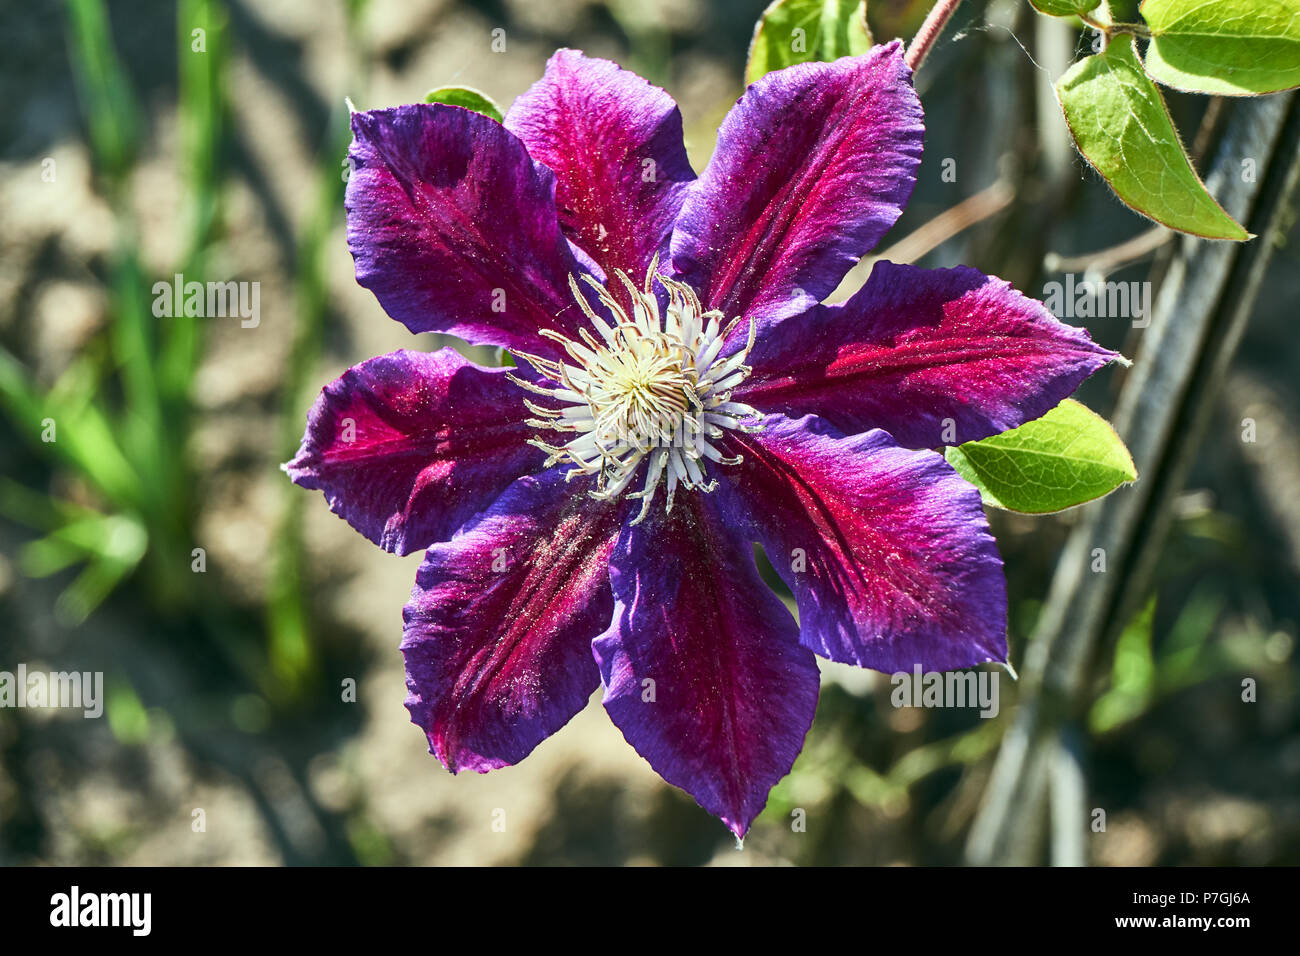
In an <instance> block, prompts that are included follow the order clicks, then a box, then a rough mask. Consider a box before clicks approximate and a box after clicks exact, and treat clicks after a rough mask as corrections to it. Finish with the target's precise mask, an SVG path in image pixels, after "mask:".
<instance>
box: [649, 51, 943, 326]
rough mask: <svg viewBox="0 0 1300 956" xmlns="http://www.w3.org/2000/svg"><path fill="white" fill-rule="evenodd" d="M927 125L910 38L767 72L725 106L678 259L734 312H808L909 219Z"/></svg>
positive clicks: (690, 204)
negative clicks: (907, 50)
mask: <svg viewBox="0 0 1300 956" xmlns="http://www.w3.org/2000/svg"><path fill="white" fill-rule="evenodd" d="M922 134H923V127H922V122H921V101H920V100H919V99H918V98H917V95H916V91H915V90H913V89H912V71H911V70H910V69H908V67H907V65H906V64H905V63H904V62H903V54H902V47H901V45H900V44H899V43H898V42H894V43H890V44H888V45H886V46H878V47H875V48H874V49H872V50H871V51H870V52H869V53H867V54H865V55H863V56H859V57H844V58H843V59H839V60H836V61H835V62H833V63H801V64H797V65H795V66H791V67H788V68H787V69H784V70H777V71H776V72H773V73H769V74H767V75H766V76H765V77H763V78H762V79H760V80H758V81H757V82H756V83H754V84H753V85H752V86H750V87H749V89H748V90H746V91H745V95H744V96H742V97H741V98H740V100H739V101H738V102H737V103H736V106H735V107H734V108H733V109H732V110H731V112H730V113H729V114H727V118H726V119H725V120H723V123H722V128H721V129H720V130H719V132H718V145H717V148H716V149H715V151H714V154H713V159H712V160H711V161H710V162H709V166H708V168H707V169H706V170H705V171H704V173H703V174H701V176H700V178H699V179H698V180H697V181H696V182H695V183H694V184H693V185H692V186H691V187H690V189H689V191H688V193H687V197H686V202H685V205H684V206H683V207H682V214H681V216H680V218H679V219H678V221H677V226H676V230H675V232H674V233H673V238H672V256H673V266H674V268H676V269H677V270H678V271H679V272H681V273H682V275H683V276H684V277H685V278H686V279H687V280H688V281H690V282H691V283H692V284H693V285H694V286H695V288H696V289H697V290H698V291H699V292H700V297H701V298H702V299H703V300H704V302H705V303H706V304H707V305H708V306H709V307H710V308H716V309H721V310H722V311H723V312H724V313H725V314H726V315H727V316H728V317H735V316H742V315H743V316H745V317H749V316H753V317H755V318H758V319H759V320H760V322H762V323H766V322H769V321H774V320H776V319H780V318H782V317H784V316H787V315H796V314H798V313H800V312H803V311H804V310H806V309H808V308H810V307H811V306H813V305H815V304H816V303H818V302H820V301H821V300H822V299H824V298H825V297H826V296H827V295H829V294H830V293H831V292H832V291H833V290H834V289H835V287H836V286H837V285H838V284H839V282H840V280H841V279H843V278H844V275H845V273H846V272H848V270H849V269H850V268H851V267H852V266H853V265H854V264H855V263H856V262H857V261H858V260H859V259H860V258H861V257H862V256H863V255H864V254H866V253H867V252H869V251H870V250H871V249H872V248H873V247H874V246H875V245H876V243H877V242H879V241H880V237H881V236H883V235H884V234H885V231H886V230H888V229H889V227H890V226H892V225H893V224H894V221H895V220H897V219H898V217H899V215H900V213H901V212H902V209H903V206H904V205H905V204H906V203H907V200H908V197H910V196H911V194H912V186H913V185H914V184H915V182H916V169H917V166H918V165H919V164H920V161H921V139H922Z"/></svg>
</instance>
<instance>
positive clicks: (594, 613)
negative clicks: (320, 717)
mask: <svg viewBox="0 0 1300 956" xmlns="http://www.w3.org/2000/svg"><path fill="white" fill-rule="evenodd" d="M615 511H616V507H615V506H614V505H611V504H604V503H599V502H595V501H593V500H592V499H590V498H588V497H586V496H585V495H583V494H581V493H580V492H576V491H575V488H574V486H573V485H572V484H566V483H565V481H564V477H563V474H562V473H561V472H560V471H559V470H551V471H548V472H544V473H543V474H541V475H538V476H535V477H526V478H521V479H519V481H517V482H515V484H513V485H511V487H510V488H509V489H508V490H507V491H506V492H505V494H504V495H502V496H501V498H500V499H499V500H498V501H497V502H496V503H495V504H494V505H493V506H492V507H491V508H490V509H489V510H488V511H487V512H485V513H484V514H483V515H481V516H479V517H478V518H477V519H476V520H475V521H474V522H473V523H472V524H469V525H467V526H466V527H465V528H464V529H463V530H462V531H461V532H459V533H458V534H457V535H456V537H454V538H453V539H452V540H451V541H448V542H446V543H444V544H436V545H434V546H433V547H431V548H430V549H429V552H428V554H427V555H426V556H425V559H424V564H422V565H421V566H420V571H419V575H418V576H417V577H416V582H415V589H414V590H413V591H412V592H411V601H410V603H409V604H407V606H406V610H405V612H404V615H403V617H404V620H405V622H406V629H405V636H404V639H403V641H402V653H403V654H404V655H405V657H406V686H407V689H408V691H409V696H408V697H407V699H406V706H407V708H408V709H409V710H410V712H411V720H412V722H413V723H415V724H416V725H418V726H419V727H420V728H421V729H423V730H424V732H425V734H426V735H427V736H428V738H429V752H430V753H432V754H433V755H434V756H436V757H437V758H438V759H439V760H441V761H442V762H443V764H444V765H445V766H446V767H447V769H448V770H450V771H452V772H453V773H455V772H457V771H460V770H475V771H478V772H480V773H482V772H485V771H487V770H493V769H496V768H498V767H504V766H507V765H509V764H513V763H518V762H519V761H520V760H522V759H523V758H524V757H526V756H527V755H528V754H529V753H530V752H531V751H532V749H533V748H534V747H536V746H537V745H538V744H539V743H541V742H542V741H543V740H545V739H546V738H547V737H549V736H550V735H551V734H553V733H555V732H556V731H557V730H559V729H560V728H561V727H563V726H564V724H565V723H567V722H568V720H569V719H570V718H571V717H572V716H573V715H574V714H576V713H577V712H578V711H579V710H581V709H582V708H583V706H584V705H585V704H586V703H587V701H588V700H589V699H590V697H591V695H592V692H594V691H595V689H596V688H597V687H598V686H599V684H600V675H599V674H598V672H597V670H596V664H595V662H594V661H593V660H592V656H591V640H592V637H593V636H595V635H596V634H598V633H600V631H601V630H602V629H603V628H605V627H606V626H608V624H609V620H610V614H611V613H612V610H613V600H612V598H611V597H610V591H609V567H608V562H609V552H610V550H611V549H612V548H613V545H614V537H615V534H616V531H617V522H616V521H615Z"/></svg>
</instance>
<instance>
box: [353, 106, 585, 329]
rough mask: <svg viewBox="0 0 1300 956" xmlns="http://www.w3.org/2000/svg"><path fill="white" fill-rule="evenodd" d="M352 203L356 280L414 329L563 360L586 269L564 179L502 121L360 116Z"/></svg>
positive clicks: (407, 110)
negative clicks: (565, 232) (560, 208)
mask: <svg viewBox="0 0 1300 956" xmlns="http://www.w3.org/2000/svg"><path fill="white" fill-rule="evenodd" d="M352 132H353V135H354V139H353V141H352V148H351V149H350V150H349V151H348V160H349V163H350V164H351V168H352V172H351V176H350V178H349V179H348V187H347V196H346V202H345V204H344V205H345V206H346V208H347V214H348V246H349V247H350V248H351V250H352V255H353V256H354V257H355V259H356V265H357V281H358V282H359V283H361V285H363V286H365V287H366V288H367V289H369V290H371V291H372V292H374V294H375V296H376V298H378V299H379V302H380V304H381V305H382V306H383V307H384V309H385V311H387V312H388V314H389V315H391V316H392V317H393V318H395V319H397V320H398V321H399V322H401V323H403V324H404V325H405V326H406V327H407V328H409V329H410V330H411V331H412V332H447V333H450V334H452V335H457V336H460V337H461V338H463V339H465V340H466V341H467V342H472V343H474V344H476V345H499V346H503V347H505V348H510V349H522V350H524V351H529V352H537V353H542V354H548V355H559V354H562V353H560V352H559V350H558V349H557V347H556V346H555V345H554V343H552V342H549V341H547V340H545V339H540V338H538V336H537V332H538V330H539V329H544V328H552V329H556V330H558V331H560V332H563V333H565V334H568V335H576V331H577V329H578V328H580V327H583V325H584V323H585V321H586V320H585V319H584V318H583V316H582V312H581V311H580V310H579V308H578V306H577V304H576V303H575V302H574V301H573V298H572V296H571V295H570V293H569V289H568V281H569V276H570V275H571V274H575V275H576V274H578V273H579V272H580V271H582V267H581V266H579V265H578V263H577V261H576V259H575V257H574V255H573V253H572V251H571V249H570V247H569V244H568V242H567V240H565V238H564V237H563V236H562V235H561V234H560V227H559V223H558V222H557V221H556V214H555V177H554V176H553V175H552V174H551V171H550V170H549V169H547V168H546V167H545V166H542V165H541V164H539V163H535V162H533V160H532V159H531V158H530V157H529V155H528V151H527V150H526V149H525V148H524V144H523V143H521V142H520V141H519V139H518V138H517V137H516V136H515V135H514V134H513V133H510V132H508V131H507V130H506V129H505V128H503V127H502V126H501V124H499V123H497V122H496V121H494V120H492V119H489V118H488V117H486V116H481V115H480V114H478V113H475V112H472V111H470V110H466V109H461V108H460V107H456V106H446V105H443V104H440V103H433V104H417V105H413V106H399V107H397V108H395V109H387V110H373V111H371V112H369V113H353V114H352Z"/></svg>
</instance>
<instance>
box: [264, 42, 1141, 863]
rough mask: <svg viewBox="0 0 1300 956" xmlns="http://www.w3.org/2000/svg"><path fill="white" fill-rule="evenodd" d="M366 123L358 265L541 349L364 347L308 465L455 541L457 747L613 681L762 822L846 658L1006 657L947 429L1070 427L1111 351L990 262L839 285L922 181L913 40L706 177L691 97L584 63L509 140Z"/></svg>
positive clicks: (307, 469) (424, 667) (423, 595)
mask: <svg viewBox="0 0 1300 956" xmlns="http://www.w3.org/2000/svg"><path fill="white" fill-rule="evenodd" d="M352 129H353V132H354V136H355V139H354V141H353V144H352V147H351V151H350V154H349V156H350V161H351V165H352V169H353V172H352V175H351V177H350V180H349V182H348V187H347V201H346V206H347V226H348V229H347V232H348V243H349V246H350V247H351V250H352V253H353V256H354V257H355V260H356V271H357V281H358V282H359V283H360V284H361V285H362V286H364V287H366V288H368V289H370V290H371V291H372V292H373V293H374V294H375V296H376V297H377V298H378V300H379V302H380V304H381V305H382V306H383V308H384V309H385V310H386V311H387V312H388V314H389V315H390V316H392V317H393V318H395V319H397V320H398V321H400V322H402V323H403V324H405V325H406V326H407V327H408V328H409V329H410V330H411V331H413V332H441V333H450V334H452V335H455V336H459V337H460V338H462V339H464V340H465V341H466V342H469V343H472V344H475V345H489V346H499V347H501V348H503V349H505V350H508V351H509V352H510V353H511V354H512V355H513V356H514V359H515V365H516V367H515V368H513V369H512V368H485V367H481V366H478V365H475V364H473V363H471V362H469V361H467V360H466V359H464V358H462V357H461V356H460V355H459V354H458V353H457V352H455V351H453V350H451V349H447V348H444V349H442V350H441V351H438V352H434V353H424V352H414V351H399V352H395V353H393V354H390V355H385V356H382V357H379V358H374V359H371V360H369V361H367V362H363V363H362V364H360V365H358V366H356V367H354V368H351V369H349V370H348V371H347V372H346V373H344V374H343V376H342V377H341V378H339V379H338V380H337V381H335V382H332V383H331V384H330V385H328V386H326V388H325V390H324V391H323V393H322V394H321V396H320V398H319V400H318V401H317V402H316V404H315V407H314V408H313V409H312V411H311V415H310V420H309V422H308V426H307V431H306V435H305V436H304V438H303V442H302V447H301V449H300V450H299V452H298V454H297V456H296V457H295V458H294V459H293V461H292V462H290V463H289V464H288V465H286V466H285V468H286V470H287V471H288V473H289V475H290V476H291V477H292V479H293V480H294V481H295V482H297V483H298V484H300V485H302V486H304V487H306V488H315V489H319V490H321V491H323V492H324V494H325V496H326V498H327V499H328V501H329V505H330V507H331V509H332V510H333V511H335V512H336V513H337V514H339V515H341V516H342V517H343V518H345V519H346V520H347V521H348V522H349V523H350V524H351V525H352V526H353V527H354V528H356V529H357V530H358V531H360V532H361V533H362V534H364V535H365V536H366V537H367V538H369V539H370V540H371V541H373V542H375V543H376V544H378V545H379V546H380V547H382V548H384V549H385V550H388V551H392V552H396V553H398V554H407V553H410V552H413V551H415V550H417V549H422V548H423V549H427V553H426V555H425V558H424V562H423V564H422V565H421V567H420V569H419V572H418V575H417V577H416V581H415V587H414V590H413V592H412V595H411V600H410V603H409V604H407V606H406V608H405V613H404V621H405V629H404V639H403V641H402V644H401V649H402V652H403V653H404V655H405V661H406V672H407V687H408V689H409V697H408V699H407V702H406V703H407V707H408V708H409V710H410V713H411V717H412V720H413V721H414V723H416V724H417V725H418V726H419V727H420V728H421V729H422V730H423V731H424V733H425V734H426V735H427V737H428V742H429V748H430V752H431V753H433V754H434V755H435V756H436V757H437V758H438V759H439V760H440V761H442V763H443V764H444V765H445V766H446V767H447V769H449V770H451V771H452V772H453V773H454V772H457V771H460V770H475V771H479V772H483V771H488V770H492V769H495V768H499V767H504V766H507V765H510V764H514V763H517V762H518V761H520V760H522V759H523V758H524V757H525V756H527V754H528V753H529V752H530V751H532V749H533V748H534V747H536V746H537V745H538V744H539V743H540V742H541V741H543V740H544V739H546V738H547V737H548V736H549V735H551V734H553V733H555V732H556V731H557V730H559V729H560V728H561V727H562V726H563V725H564V724H565V723H566V722H567V721H568V720H569V719H570V718H571V717H573V715H574V714H576V713H577V712H578V711H579V710H580V709H581V708H582V707H583V706H585V705H586V704H587V702H588V700H589V699H590V697H591V695H592V694H593V693H594V692H595V691H596V689H597V688H598V687H601V686H603V688H604V706H605V708H606V710H607V711H608V713H609V715H610V717H611V718H612V719H613V721H614V723H615V724H616V725H617V726H618V727H619V729H620V730H621V731H622V732H623V735H624V736H625V737H626V739H627V741H628V742H629V743H630V744H631V745H632V746H633V747H634V748H636V750H637V751H638V752H639V753H640V754H641V755H642V756H643V757H644V758H645V759H646V760H647V761H648V762H649V763H650V765H651V766H652V767H653V768H654V769H655V770H656V771H657V772H658V773H659V774H660V775H661V776H662V777H663V778H664V779H665V780H667V781H668V782H669V783H672V784H675V785H677V786H679V787H681V788H683V789H684V790H686V791H688V792H689V793H690V794H692V795H693V796H694V797H695V799H696V800H697V801H699V803H700V804H701V805H702V806H703V807H704V808H705V809H706V810H708V811H709V812H710V813H713V814H714V815H716V816H718V817H720V818H721V819H722V820H723V821H724V822H725V823H726V825H727V826H728V827H729V828H730V829H731V830H732V831H734V832H735V834H736V835H737V836H738V837H739V836H743V835H744V833H745V832H746V830H747V829H748V828H749V826H750V824H751V822H752V821H753V820H754V818H755V817H756V816H757V815H758V813H759V812H760V811H761V810H762V808H763V806H764V804H765V802H766V800H767V794H768V792H769V790H770V789H771V788H772V786H773V785H774V784H775V783H776V782H777V781H778V780H779V779H780V778H781V777H783V776H784V775H785V774H786V773H788V772H789V770H790V767H791V765H792V764H793V763H794V760H795V757H796V756H797V755H798V753H799V751H800V748H801V747H802V745H803V740H804V736H805V734H806V732H807V730H808V728H809V725H810V724H811V723H812V720H813V713H814V711H815V709H816V705H817V694H818V668H817V663H816V656H817V655H821V656H822V657H826V658H828V659H830V660H834V661H841V662H846V663H849V664H856V665H860V666H863V667H869V668H874V669H876V670H880V671H885V672H895V671H899V670H910V669H911V668H912V667H913V665H915V664H920V665H922V667H923V668H925V669H927V670H948V669H954V668H964V667H970V666H973V665H976V664H979V663H981V662H986V661H1005V659H1006V654H1007V645H1006V601H1007V599H1006V585H1005V580H1004V576H1003V572H1002V563H1001V559H1000V558H999V556H998V552H997V548H996V546H995V544H994V541H993V538H992V536H991V535H990V533H989V527H988V523H987V521H986V518H985V515H984V512H983V509H982V507H981V503H980V496H979V494H978V492H977V491H976V489H975V488H974V487H972V486H971V485H969V484H967V483H966V482H965V481H963V480H962V479H961V478H960V477H958V475H957V474H956V473H955V472H954V471H953V470H952V468H950V467H949V465H948V464H947V463H946V462H945V460H944V458H943V457H942V455H941V454H939V453H937V452H936V451H935V450H934V449H936V448H940V447H941V446H943V445H945V444H957V443H961V442H967V441H971V440H974V439H980V438H985V437H987V436H989V435H993V434H996V433H998V432H1001V431H1003V430H1005V429H1008V428H1014V427H1016V426H1017V425H1020V424H1021V423H1023V422H1025V421H1028V420H1030V419H1033V418H1037V417H1039V416H1041V415H1042V414H1044V413H1045V412H1047V411H1048V410H1049V409H1050V408H1052V407H1053V406H1055V405H1056V404H1057V403H1058V402H1059V401H1060V400H1061V399H1062V398H1064V397H1065V396H1067V395H1069V394H1070V393H1071V392H1072V391H1073V390H1074V389H1075V388H1076V387H1077V386H1078V384H1079V383H1080V382H1081V381H1082V380H1083V379H1084V378H1085V377H1087V376H1088V375H1090V374H1091V373H1092V372H1094V371H1095V370H1097V369H1098V368H1100V367H1101V366H1102V365H1104V364H1105V363H1107V362H1108V361H1110V360H1111V359H1112V358H1114V357H1115V355H1114V353H1112V352H1109V351H1107V350H1105V349H1103V348H1100V347H1099V346H1097V345H1095V344H1093V342H1092V341H1091V340H1090V339H1089V337H1088V335H1087V333H1086V332H1084V331H1082V330H1079V329H1075V328H1071V327H1068V326H1065V325H1062V324H1061V323H1059V322H1057V321H1056V320H1055V319H1054V318H1053V317H1052V316H1051V314H1050V313H1049V312H1048V311H1047V310H1046V309H1045V308H1044V307H1043V306H1042V305H1041V304H1040V303H1038V302H1036V301H1033V300H1031V299H1028V298H1026V297H1025V296H1023V295H1021V294H1020V293H1018V292H1016V291H1015V290H1014V289H1012V288H1011V287H1010V286H1009V285H1008V284H1007V283H1005V282H1002V281H1000V280H998V279H994V278H990V277H988V276H985V275H983V274H981V273H979V272H977V271H975V270H974V269H967V268H956V269H938V270H923V269H918V268H914V267H911V266H906V265H895V264H892V263H889V262H879V263H877V264H876V266H875V268H874V270H873V271H872V273H871V276H870V278H869V280H868V281H867V283H866V285H865V286H864V287H863V288H862V289H861V291H859V292H858V293H857V294H856V295H854V296H853V297H852V298H850V299H849V300H848V301H847V302H845V303H843V304H842V305H829V306H828V305H821V304H819V303H820V302H821V300H822V299H823V298H825V297H826V296H827V295H828V294H829V293H830V292H831V291H832V290H833V289H834V288H835V287H836V286H837V285H838V284H839V283H840V281H841V280H842V279H843V277H844V275H845V273H846V272H847V271H848V270H849V268H850V267H851V266H853V265H854V264H855V263H857V262H858V261H859V260H860V259H861V258H862V256H863V255H865V254H866V253H867V252H869V251H870V250H871V249H872V248H873V247H874V246H875V245H876V243H877V242H878V240H879V239H880V238H881V236H882V235H883V234H884V233H885V231H886V230H888V229H889V228H890V226H891V225H893V223H894V222H895V220H896V219H897V218H898V216H899V215H900V213H901V211H902V208H903V206H904V204H905V203H906V201H907V199H908V197H909V195H910V194H911V191H912V187H913V184H914V182H915V176H916V170H917V166H918V165H919V163H920V157H921V144H922V133H923V126H922V112H921V104H920V101H919V100H918V98H917V96H916V93H915V92H914V90H913V88H912V83H911V72H910V70H909V69H908V68H907V66H906V65H905V64H904V62H903V57H902V51H901V49H900V46H899V44H898V43H893V44H889V45H886V46H878V47H876V48H874V49H872V50H871V51H870V52H869V53H867V54H866V55H863V56H860V57H846V58H844V59H840V60H837V61H835V62H833V63H810V64H801V65H797V66H792V67H790V68H788V69H785V70H781V71H778V72H774V73H771V74H769V75H767V76H765V77H764V78H762V79H761V80H759V81H758V82H756V83H754V84H753V85H752V86H750V87H749V88H748V89H747V90H746V91H745V93H744V95H743V96H742V97H741V98H740V99H739V100H738V101H737V103H736V105H735V107H734V108H733V109H732V110H731V112H730V113H729V114H728V115H727V117H726V119H725V120H724V121H723V123H722V127H721V129H720V130H719V133H718V140H717V147H716V150H715V152H714V155H713V158H712V159H711V160H710V162H709V164H708V166H707V168H706V169H705V170H704V172H703V173H702V174H701V175H700V176H699V177H698V178H697V177H696V175H695V174H694V173H693V172H692V169H691V166H690V164H689V162H688V160H687V156H686V151H685V148H684V146H683V142H682V122H681V116H680V114H679V112H678V110H677V107H676V105H675V104H674V103H673V101H672V99H671V98H670V97H669V96H668V94H667V93H665V92H664V91H663V90H661V89H658V88H657V87H654V86H652V85H650V84H649V83H647V82H646V81H645V80H643V79H641V78H639V77H638V76H636V75H635V74H633V73H630V72H627V71H625V70H622V69H620V68H619V67H618V66H616V65H615V64H613V63H611V62H608V61H605V60H599V59H592V58H589V57H586V56H584V55H583V54H581V53H579V52H576V51H572V50H561V51H559V52H558V53H556V54H555V56H554V57H553V58H552V59H551V60H550V62H549V63H548V65H547V69H546V73H545V76H544V77H543V78H542V79H541V80H540V81H539V82H538V83H537V84H536V85H535V86H533V87H532V89H530V90H529V91H528V92H527V93H525V94H524V95H523V96H521V97H520V98H519V99H518V100H517V101H516V102H515V103H514V105H513V107H512V108H511V109H510V111H509V114H508V115H507V116H506V118H505V122H504V124H499V123H497V122H495V121H493V120H492V119H489V118H487V117H484V116H481V115H479V114H477V113H474V112H470V111H468V110H465V109H461V108H458V107H451V106H443V105H414V106H402V107H398V108H395V109H383V110H374V111H371V112H358V113H354V114H353V116H352ZM756 542H757V543H758V544H761V546H762V548H763V549H764V551H765V552H766V554H767V555H768V557H769V558H770V560H771V563H772V565H773V566H774V568H775V569H776V571H777V572H778V573H779V574H780V575H781V577H782V578H783V579H784V581H785V582H786V584H788V585H789V587H790V589H791V591H792V592H793V594H794V600H795V602H796V605H797V608H798V622H796V620H795V618H794V617H793V616H792V615H791V614H790V612H789V611H788V610H787V609H786V606H785V605H784V604H783V603H782V601H781V600H779V599H778V598H777V597H776V595H775V594H773V593H772V591H771V590H770V589H769V588H768V587H767V586H766V585H765V584H764V582H763V580H762V579H761V578H760V576H759V573H758V570H757V568H756V565H755V557H754V554H755V552H754V544H755V543H756Z"/></svg>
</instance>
